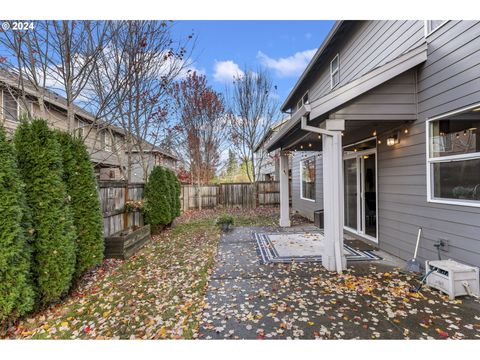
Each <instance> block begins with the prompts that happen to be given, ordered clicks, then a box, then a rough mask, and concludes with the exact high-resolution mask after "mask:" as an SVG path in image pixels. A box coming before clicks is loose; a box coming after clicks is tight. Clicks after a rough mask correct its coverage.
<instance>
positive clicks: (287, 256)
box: [254, 232, 382, 264]
mask: <svg viewBox="0 0 480 360" xmlns="http://www.w3.org/2000/svg"><path fill="white" fill-rule="evenodd" d="M254 237H255V242H256V245H257V253H258V255H259V257H260V262H261V263H262V264H267V263H291V262H321V261H322V253H323V238H324V236H323V233H322V232H302V233H286V232H281V233H269V234H265V233H255V234H254ZM343 251H344V253H345V257H346V259H347V261H372V260H382V258H381V257H380V256H378V255H376V254H375V253H374V252H373V251H370V250H356V249H354V248H352V247H351V246H348V245H347V244H345V243H344V244H343Z"/></svg>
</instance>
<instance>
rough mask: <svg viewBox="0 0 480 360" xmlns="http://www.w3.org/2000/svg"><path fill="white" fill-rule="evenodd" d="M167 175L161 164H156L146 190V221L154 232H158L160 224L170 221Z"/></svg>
mask: <svg viewBox="0 0 480 360" xmlns="http://www.w3.org/2000/svg"><path fill="white" fill-rule="evenodd" d="M166 183H167V177H166V174H165V170H164V169H163V168H162V167H161V166H155V167H154V168H153V170H152V172H151V173H150V176H149V177H148V181H147V183H146V184H145V191H144V195H143V197H144V207H143V209H144V215H145V222H146V223H147V224H150V226H151V228H152V232H156V231H157V229H158V225H167V224H169V223H170V204H169V195H168V193H167V191H168V189H167V184H166Z"/></svg>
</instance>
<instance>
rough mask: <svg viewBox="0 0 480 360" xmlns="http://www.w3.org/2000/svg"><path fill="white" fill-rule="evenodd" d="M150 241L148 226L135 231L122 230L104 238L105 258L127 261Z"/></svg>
mask: <svg viewBox="0 0 480 360" xmlns="http://www.w3.org/2000/svg"><path fill="white" fill-rule="evenodd" d="M149 239H150V226H149V225H145V226H142V227H140V228H138V229H136V230H131V229H130V230H122V231H119V232H118V233H115V234H112V235H110V236H107V237H105V257H106V258H116V259H122V260H124V259H128V258H129V257H131V256H132V255H133V254H135V253H136V252H137V251H138V250H140V249H141V248H142V247H143V246H144V245H145V244H146V243H147V241H148V240H149Z"/></svg>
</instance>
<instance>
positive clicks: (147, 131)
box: [91, 21, 193, 181]
mask: <svg viewBox="0 0 480 360" xmlns="http://www.w3.org/2000/svg"><path fill="white" fill-rule="evenodd" d="M172 26H173V23H171V22H166V21H122V22H118V23H116V30H115V31H114V34H113V36H111V38H110V40H109V42H108V46H107V47H106V48H105V49H103V51H102V52H101V53H100V56H99V57H98V59H97V65H96V67H95V68H94V69H93V76H92V82H91V83H92V89H93V93H94V95H95V96H97V97H99V98H108V97H110V96H112V95H113V101H111V102H110V101H108V102H106V103H107V104H108V106H106V107H105V108H104V109H103V110H102V113H103V118H105V119H107V123H108V124H113V125H115V126H117V127H118V128H120V129H121V130H122V131H123V133H124V136H125V145H124V149H122V151H119V149H118V148H116V150H117V156H118V157H119V160H121V161H122V160H123V159H122V157H123V153H124V152H125V153H126V159H125V161H124V163H125V169H124V170H123V171H124V177H125V178H126V179H127V180H129V181H130V180H131V178H132V169H133V167H134V165H136V164H138V165H139V166H140V167H141V168H142V170H143V174H144V176H145V177H146V176H147V175H148V173H149V170H150V167H151V166H152V162H151V156H152V155H151V152H152V151H153V150H155V148H156V147H157V146H158V145H159V144H160V143H161V142H162V141H163V140H164V139H163V136H162V134H163V133H164V130H165V128H166V126H167V115H168V111H169V106H170V102H171V98H170V97H169V93H168V89H169V88H170V86H171V85H172V83H173V82H174V81H175V80H176V79H178V78H179V76H182V75H184V74H186V73H187V72H188V70H187V68H188V67H189V66H190V58H189V51H191V48H192V47H193V35H190V36H188V37H187V38H186V39H181V40H178V41H176V40H174V39H173V37H172V33H171V29H172ZM119 84H120V85H119ZM112 89H115V91H112ZM134 154H136V156H134ZM144 180H146V179H144Z"/></svg>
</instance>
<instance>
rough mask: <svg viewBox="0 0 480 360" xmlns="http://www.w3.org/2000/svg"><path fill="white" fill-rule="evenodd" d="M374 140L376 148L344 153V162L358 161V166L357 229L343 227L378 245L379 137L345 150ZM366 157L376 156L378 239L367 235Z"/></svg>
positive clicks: (376, 223)
mask: <svg viewBox="0 0 480 360" xmlns="http://www.w3.org/2000/svg"><path fill="white" fill-rule="evenodd" d="M373 139H375V147H374V148H371V149H366V150H363V151H358V152H355V153H349V154H345V152H344V156H343V160H344V161H345V160H351V159H355V160H356V166H357V229H353V228H351V227H348V226H345V224H344V226H343V227H344V229H345V230H348V231H350V232H352V233H354V234H355V235H358V236H360V237H363V238H365V239H367V240H370V241H372V242H374V243H376V244H378V242H379V240H378V238H379V235H378V229H379V221H378V220H379V216H378V143H377V141H376V140H377V137H376V136H374V137H370V138H367V139H364V140H361V141H358V142H356V143H353V144H349V145H346V146H344V147H343V148H345V147H349V146H352V145H355V144H360V143H363V142H366V141H370V140H373ZM364 155H375V211H376V219H375V226H376V235H377V237H376V238H375V237H373V236H371V235H368V234H366V233H365V216H364V212H365V195H364V186H365V185H364V183H363V181H362V175H364V174H363V168H364V159H363V156H364ZM343 191H344V192H345V187H344V190H343ZM362 199H363V200H362ZM362 205H363V206H362ZM360 224H361V227H360V229H361V231H359V225H360Z"/></svg>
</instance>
